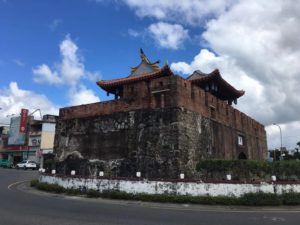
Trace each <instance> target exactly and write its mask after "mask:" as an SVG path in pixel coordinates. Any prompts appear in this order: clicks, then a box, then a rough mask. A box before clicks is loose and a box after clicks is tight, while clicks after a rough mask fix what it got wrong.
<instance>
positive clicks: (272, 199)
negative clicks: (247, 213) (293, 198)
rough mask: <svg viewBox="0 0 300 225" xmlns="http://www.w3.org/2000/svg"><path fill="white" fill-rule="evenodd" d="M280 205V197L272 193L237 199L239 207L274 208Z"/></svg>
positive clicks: (244, 196)
mask: <svg viewBox="0 0 300 225" xmlns="http://www.w3.org/2000/svg"><path fill="white" fill-rule="evenodd" d="M299 203H300V202H299ZM282 204H283V201H282V197H281V196H280V195H276V194H272V193H248V194H245V195H243V196H242V197H240V198H239V205H249V206H264V205H265V206H266V205H268V206H271V205H273V206H274V205H282Z"/></svg>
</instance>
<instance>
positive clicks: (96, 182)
mask: <svg viewBox="0 0 300 225" xmlns="http://www.w3.org/2000/svg"><path fill="white" fill-rule="evenodd" d="M39 180H40V182H46V183H49V184H58V185H60V186H63V187H64V188H75V189H78V188H83V187H85V188H87V189H94V190H98V191H99V192H103V191H108V190H114V191H121V192H126V193H133V194H138V193H147V194H176V195H191V196H235V197H240V196H241V195H243V194H246V193H258V192H263V193H276V194H282V193H285V192H295V193H296V192H297V193H300V184H277V183H261V184H244V183H242V184H232V183H200V182H199V183H197V182H163V181H148V180H134V181H132V180H131V181H128V180H110V179H101V178H95V179H92V178H89V179H86V178H70V177H59V176H55V175H54V176H51V175H41V176H40V178H39Z"/></svg>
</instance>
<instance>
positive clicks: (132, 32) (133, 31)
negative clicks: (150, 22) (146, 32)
mask: <svg viewBox="0 0 300 225" xmlns="http://www.w3.org/2000/svg"><path fill="white" fill-rule="evenodd" d="M128 34H129V35H130V36H132V37H139V36H141V35H142V34H143V32H139V31H137V30H134V29H128Z"/></svg>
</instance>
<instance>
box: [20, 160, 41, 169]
mask: <svg viewBox="0 0 300 225" xmlns="http://www.w3.org/2000/svg"><path fill="white" fill-rule="evenodd" d="M16 168H17V169H24V170H26V169H32V170H35V169H37V168H38V166H37V163H36V162H34V161H29V160H25V161H22V162H20V163H18V164H17V165H16Z"/></svg>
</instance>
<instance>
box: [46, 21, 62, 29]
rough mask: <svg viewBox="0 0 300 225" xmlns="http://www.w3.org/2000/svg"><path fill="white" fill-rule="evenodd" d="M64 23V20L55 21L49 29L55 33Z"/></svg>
mask: <svg viewBox="0 0 300 225" xmlns="http://www.w3.org/2000/svg"><path fill="white" fill-rule="evenodd" d="M61 23H62V20H61V19H54V20H53V21H52V22H51V23H50V25H49V28H50V30H51V31H55V30H56V28H57V27H58V26H59V25H60V24H61Z"/></svg>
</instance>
